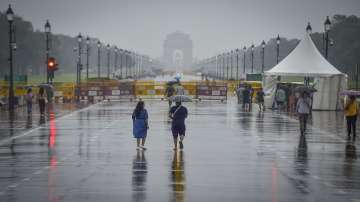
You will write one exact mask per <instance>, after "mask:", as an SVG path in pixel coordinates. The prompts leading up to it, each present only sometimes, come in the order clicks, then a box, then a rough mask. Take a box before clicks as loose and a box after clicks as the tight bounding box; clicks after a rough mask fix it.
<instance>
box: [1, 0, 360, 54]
mask: <svg viewBox="0 0 360 202" xmlns="http://www.w3.org/2000/svg"><path fill="white" fill-rule="evenodd" d="M9 3H11V4H13V8H14V11H15V13H16V14H18V15H20V16H22V17H24V18H25V19H26V20H29V21H31V22H32V23H33V24H34V27H35V29H41V30H43V26H44V22H45V20H46V19H49V20H50V22H51V24H52V27H53V32H54V33H62V34H68V35H72V36H75V35H77V33H78V32H81V33H84V34H88V35H90V36H92V37H98V38H100V39H101V40H102V41H103V42H105V43H111V44H114V45H117V46H119V47H122V48H126V49H131V50H134V51H137V52H140V53H143V54H149V55H150V56H152V57H159V56H161V55H162V44H163V40H164V39H165V36H166V35H167V34H168V33H171V32H174V31H176V30H179V31H183V32H185V33H187V34H190V35H191V38H192V40H193V43H194V56H195V57H198V58H203V57H208V56H212V55H214V54H217V53H219V51H223V50H228V49H233V48H237V47H242V46H244V45H247V46H248V45H249V44H251V43H255V44H258V43H260V42H261V41H262V40H268V39H269V38H271V37H274V36H276V35H277V34H278V33H279V34H280V35H281V36H286V37H289V38H301V37H302V36H303V34H304V28H305V26H306V24H307V22H308V21H310V22H311V23H312V25H313V30H314V31H315V32H316V31H321V30H322V29H323V22H324V18H325V16H327V15H329V16H332V15H334V14H346V15H351V14H354V15H357V16H360V0H0V8H1V10H3V11H4V10H6V8H7V5H8V4H9Z"/></svg>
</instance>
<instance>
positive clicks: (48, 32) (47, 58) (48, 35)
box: [45, 20, 51, 83]
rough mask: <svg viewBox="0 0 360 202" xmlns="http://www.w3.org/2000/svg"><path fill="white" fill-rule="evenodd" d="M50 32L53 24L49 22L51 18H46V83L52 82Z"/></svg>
mask: <svg viewBox="0 0 360 202" xmlns="http://www.w3.org/2000/svg"><path fill="white" fill-rule="evenodd" d="M50 33H51V25H50V23H49V20H46V23H45V37H46V39H45V40H46V61H45V64H46V65H45V67H46V83H50V72H49V68H48V65H47V64H48V61H49V55H50V43H49V42H50V41H49V40H50Z"/></svg>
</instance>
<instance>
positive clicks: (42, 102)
mask: <svg viewBox="0 0 360 202" xmlns="http://www.w3.org/2000/svg"><path fill="white" fill-rule="evenodd" d="M33 99H34V94H33V93H32V89H31V88H28V89H27V92H26V95H25V101H26V107H27V113H28V116H30V115H31V113H32V107H33ZM37 101H38V104H39V109H40V115H41V116H44V115H45V106H46V102H47V96H46V93H45V89H44V88H43V87H40V88H39V93H38V97H37Z"/></svg>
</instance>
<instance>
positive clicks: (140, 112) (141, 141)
mask: <svg viewBox="0 0 360 202" xmlns="http://www.w3.org/2000/svg"><path fill="white" fill-rule="evenodd" d="M132 120H133V135H134V138H136V143H137V148H136V149H143V150H146V148H145V147H144V146H145V140H146V135H147V130H148V129H149V124H148V113H147V111H146V109H145V103H144V102H143V101H139V102H138V103H137V105H136V108H135V110H134V112H133V114H132Z"/></svg>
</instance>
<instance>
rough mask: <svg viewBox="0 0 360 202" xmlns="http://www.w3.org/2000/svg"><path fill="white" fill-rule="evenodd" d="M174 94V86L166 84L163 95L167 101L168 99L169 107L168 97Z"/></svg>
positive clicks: (170, 102)
mask: <svg viewBox="0 0 360 202" xmlns="http://www.w3.org/2000/svg"><path fill="white" fill-rule="evenodd" d="M174 94H175V88H174V86H173V85H168V86H167V87H166V90H165V96H166V98H167V99H168V101H169V108H170V107H171V105H172V101H171V99H170V97H171V96H173V95H174Z"/></svg>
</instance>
